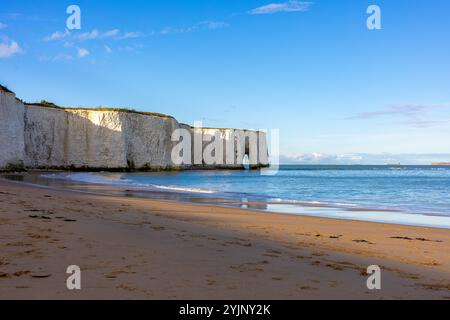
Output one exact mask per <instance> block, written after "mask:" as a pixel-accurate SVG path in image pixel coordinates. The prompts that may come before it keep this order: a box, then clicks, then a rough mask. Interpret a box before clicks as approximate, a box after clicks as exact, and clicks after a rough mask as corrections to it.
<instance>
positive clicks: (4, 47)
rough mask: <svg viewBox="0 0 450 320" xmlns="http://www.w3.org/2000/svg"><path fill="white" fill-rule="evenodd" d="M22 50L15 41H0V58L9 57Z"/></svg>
mask: <svg viewBox="0 0 450 320" xmlns="http://www.w3.org/2000/svg"><path fill="white" fill-rule="evenodd" d="M22 52H23V50H22V48H20V46H19V44H18V43H17V42H16V41H8V40H4V41H3V42H2V43H0V59H2V58H10V57H12V56H14V55H16V54H19V53H22Z"/></svg>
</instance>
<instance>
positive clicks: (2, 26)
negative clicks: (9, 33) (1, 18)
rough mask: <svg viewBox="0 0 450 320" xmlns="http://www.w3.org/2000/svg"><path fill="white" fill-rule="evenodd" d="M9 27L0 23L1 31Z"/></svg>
mask: <svg viewBox="0 0 450 320" xmlns="http://www.w3.org/2000/svg"><path fill="white" fill-rule="evenodd" d="M7 27H8V25H7V24H5V23H2V22H0V30H2V29H6V28H7Z"/></svg>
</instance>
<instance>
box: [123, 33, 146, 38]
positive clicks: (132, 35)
mask: <svg viewBox="0 0 450 320" xmlns="http://www.w3.org/2000/svg"><path fill="white" fill-rule="evenodd" d="M140 36H141V33H140V32H125V33H124V34H123V35H122V36H120V37H119V39H134V38H139V37H140Z"/></svg>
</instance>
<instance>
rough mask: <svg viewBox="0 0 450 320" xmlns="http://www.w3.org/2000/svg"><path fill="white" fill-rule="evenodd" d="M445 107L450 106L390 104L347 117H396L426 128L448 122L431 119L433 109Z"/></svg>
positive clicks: (404, 121) (363, 118) (417, 126)
mask: <svg viewBox="0 0 450 320" xmlns="http://www.w3.org/2000/svg"><path fill="white" fill-rule="evenodd" d="M445 108H449V105H419V104H405V105H397V106H390V107H388V108H385V109H382V110H378V111H371V112H361V113H358V114H356V115H353V116H350V117H347V118H346V119H349V120H355V119H362V120H369V119H377V118H394V119H396V120H397V121H399V122H400V123H401V124H404V125H408V126H411V127H416V128H426V127H432V126H435V125H438V124H442V123H445V122H448V121H442V120H434V119H431V112H432V111H434V110H439V109H445Z"/></svg>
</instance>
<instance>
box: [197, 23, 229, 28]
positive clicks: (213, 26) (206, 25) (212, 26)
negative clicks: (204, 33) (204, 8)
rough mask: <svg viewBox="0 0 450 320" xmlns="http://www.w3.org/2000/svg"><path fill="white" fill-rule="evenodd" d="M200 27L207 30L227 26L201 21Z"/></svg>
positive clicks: (225, 24) (226, 25)
mask: <svg viewBox="0 0 450 320" xmlns="http://www.w3.org/2000/svg"><path fill="white" fill-rule="evenodd" d="M200 25H202V26H204V27H205V28H207V29H211V30H214V29H222V28H226V27H228V24H227V23H225V22H221V21H203V22H200Z"/></svg>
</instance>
